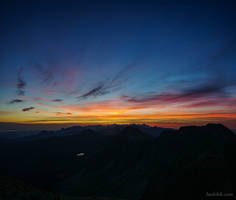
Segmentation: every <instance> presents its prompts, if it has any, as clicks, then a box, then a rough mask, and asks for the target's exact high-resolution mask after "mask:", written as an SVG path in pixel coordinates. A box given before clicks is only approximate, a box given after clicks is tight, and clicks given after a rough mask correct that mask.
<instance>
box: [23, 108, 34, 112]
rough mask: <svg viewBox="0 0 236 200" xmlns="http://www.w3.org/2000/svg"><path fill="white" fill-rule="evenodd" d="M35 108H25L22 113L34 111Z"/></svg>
mask: <svg viewBox="0 0 236 200" xmlns="http://www.w3.org/2000/svg"><path fill="white" fill-rule="evenodd" d="M33 109H34V107H28V108H23V109H22V111H23V112H26V111H30V110H33Z"/></svg>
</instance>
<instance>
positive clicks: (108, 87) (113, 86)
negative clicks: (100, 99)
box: [78, 62, 137, 99]
mask: <svg viewBox="0 0 236 200" xmlns="http://www.w3.org/2000/svg"><path fill="white" fill-rule="evenodd" d="M136 66H137V64H136V62H132V63H130V64H128V65H126V66H125V67H124V68H122V69H121V70H120V71H119V72H118V73H117V74H116V75H115V76H114V77H113V78H112V79H108V80H105V81H102V82H99V83H97V85H96V86H95V87H93V88H92V89H90V90H89V91H88V92H86V93H84V94H82V95H80V96H79V97H78V99H83V98H88V97H97V96H102V95H105V94H108V93H111V92H114V91H117V90H119V89H121V88H122V86H124V83H125V82H127V81H128V80H129V75H130V73H131V72H132V70H133V69H134V68H135V67H136Z"/></svg>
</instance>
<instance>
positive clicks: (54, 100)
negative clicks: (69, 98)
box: [52, 99, 63, 102]
mask: <svg viewBox="0 0 236 200" xmlns="http://www.w3.org/2000/svg"><path fill="white" fill-rule="evenodd" d="M52 101H53V102H62V101H63V100H62V99H53V100H52Z"/></svg>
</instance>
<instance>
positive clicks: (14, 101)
mask: <svg viewBox="0 0 236 200" xmlns="http://www.w3.org/2000/svg"><path fill="white" fill-rule="evenodd" d="M21 102H23V100H21V99H13V100H11V101H10V102H9V104H14V103H21Z"/></svg>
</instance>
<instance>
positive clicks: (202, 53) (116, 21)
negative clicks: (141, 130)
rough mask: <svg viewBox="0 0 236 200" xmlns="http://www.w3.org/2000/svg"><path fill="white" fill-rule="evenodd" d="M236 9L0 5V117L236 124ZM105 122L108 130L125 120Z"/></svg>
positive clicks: (194, 4)
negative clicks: (203, 115) (102, 116)
mask: <svg viewBox="0 0 236 200" xmlns="http://www.w3.org/2000/svg"><path fill="white" fill-rule="evenodd" d="M235 8H236V6H235V4H234V3H233V1H227V0H226V1H223V0H222V1H153V2H152V1H75V0H74V1H59V0H58V1H56V0H54V1H1V10H0V13H1V14H0V19H1V20H0V29H1V33H0V34H1V38H0V44H1V46H0V66H1V75H0V81H1V86H0V90H1V93H0V97H1V101H0V110H1V112H2V114H6V116H4V117H2V118H1V119H0V120H1V121H6V122H9V121H14V122H18V121H20V120H19V119H20V118H21V117H22V116H23V118H24V122H28V121H29V119H33V120H34V122H35V121H37V120H38V122H40V121H42V120H45V121H48V122H50V121H52V122H53V121H60V120H62V119H61V118H62V117H64V118H63V120H64V121H65V122H67V121H72V120H73V122H79V123H83V120H85V119H84V118H83V116H84V117H85V118H86V119H87V118H89V117H88V116H87V115H89V116H92V117H95V118H96V117H97V116H98V115H100V114H101V113H104V114H105V115H107V116H108V117H107V118H109V117H113V115H120V116H119V117H120V118H119V119H121V118H122V116H123V115H125V117H127V115H128V116H130V118H129V120H130V121H129V120H127V121H125V122H133V121H134V122H142V121H144V122H147V123H161V122H163V121H160V118H159V117H158V116H159V115H163V113H164V114H165V116H169V115H171V116H172V114H173V115H176V116H177V115H179V114H180V115H182V114H189V115H191V116H192V115H193V114H199V113H207V114H209V113H210V114H217V115H218V114H222V113H223V114H225V113H226V114H227V115H230V117H228V116H227V117H228V118H227V120H230V123H234V122H235V118H236V117H235V111H236V103H235V98H236V78H235V75H236V67H235V64H236V27H235V19H236V14H235V10H236V9H235ZM17 100H19V101H17ZM54 100H58V101H54ZM9 102H10V103H9ZM114 102H115V103H114ZM207 102H212V103H211V104H208V103H207ZM222 102H224V103H222ZM109 103H110V104H109ZM98 105H99V106H98ZM107 105H110V107H109V108H107V107H106V106H107ZM160 105H161V106H160ZM191 105H192V107H191ZM194 105H195V106H194ZM199 105H201V106H199ZM104 106H105V107H104ZM97 107H98V108H97ZM24 108H32V109H28V110H27V109H26V110H27V112H22V109H24ZM84 108H88V109H87V110H83V109H84ZM89 108H91V109H92V108H93V109H92V110H93V112H92V111H91V110H90V109H89ZM96 109H97V110H98V111H96ZM88 110H89V111H88ZM112 110H115V111H112ZM28 111H29V112H28ZM182 111H183V112H182ZM13 112H14V114H13ZM29 113H30V114H29ZM69 113H70V114H69ZM60 114H61V115H63V116H59V115H60ZM67 115H70V116H67ZM111 115H112V116H111ZM136 115H138V116H143V117H139V118H138V120H137V118H136ZM146 115H147V116H149V117H150V115H151V116H152V115H154V117H151V121H145V120H147V118H148V117H147V116H146ZM231 115H232V116H231ZM72 116H73V117H72ZM78 116H79V120H78V119H77V118H76V117H78ZM132 116H135V117H133V118H132ZM223 117H224V119H225V116H223ZM107 118H106V119H102V120H103V121H101V123H106V122H118V123H119V122H120V121H112V120H111V121H109V119H110V118H109V119H107ZM117 118H118V117H117ZM206 118H207V117H206ZM148 119H149V118H148ZM165 119H166V120H168V119H169V118H168V117H167V118H165ZM214 119H215V118H214ZM214 119H213V118H210V119H209V118H207V120H208V121H212V120H213V121H214ZM221 119H222V116H221V118H219V119H218V118H217V119H216V120H215V121H217V120H218V121H219V120H221ZM81 120H82V122H81ZM91 120H92V122H94V121H95V122H96V123H98V122H99V121H98V119H97V118H96V119H94V118H92V119H91ZM91 120H90V121H86V120H85V122H84V123H90V122H91ZM104 120H105V122H104ZM135 120H136V121H135ZM186 120H188V119H184V121H183V120H182V121H180V122H179V123H187V122H186ZM201 120H202V121H203V122H205V121H206V119H205V118H204V119H203V118H201V119H199V118H197V119H196V120H195V121H191V120H190V123H196V122H201ZM92 122H91V123H92ZM122 123H123V121H122ZM173 123H178V120H177V121H173Z"/></svg>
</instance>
